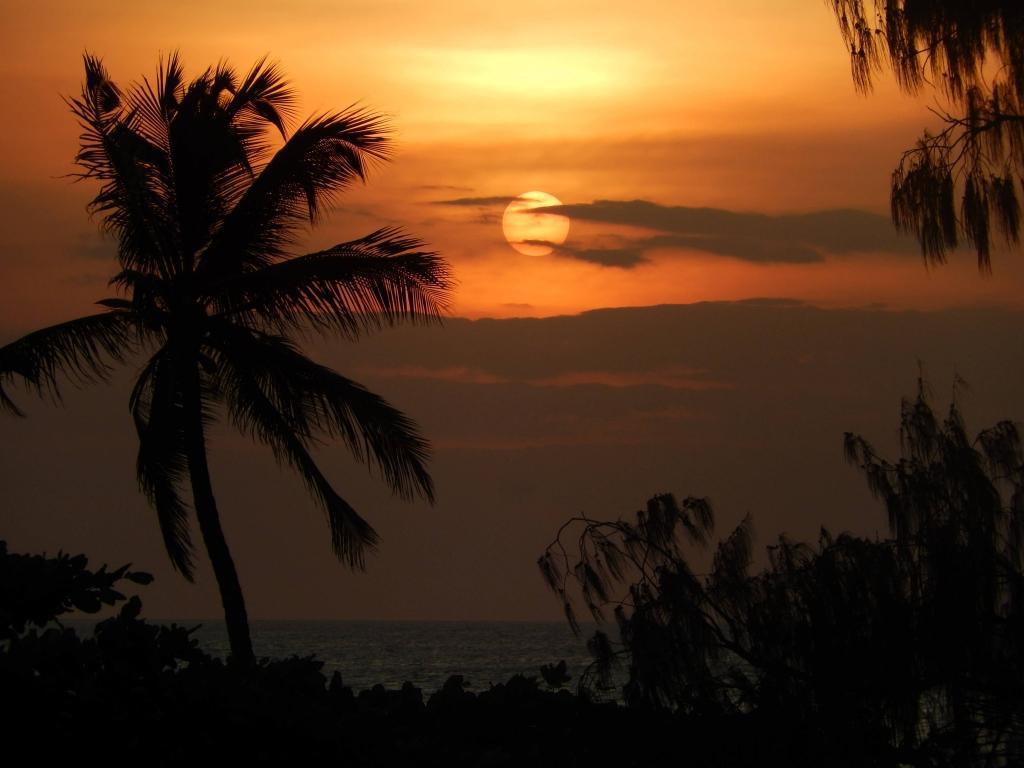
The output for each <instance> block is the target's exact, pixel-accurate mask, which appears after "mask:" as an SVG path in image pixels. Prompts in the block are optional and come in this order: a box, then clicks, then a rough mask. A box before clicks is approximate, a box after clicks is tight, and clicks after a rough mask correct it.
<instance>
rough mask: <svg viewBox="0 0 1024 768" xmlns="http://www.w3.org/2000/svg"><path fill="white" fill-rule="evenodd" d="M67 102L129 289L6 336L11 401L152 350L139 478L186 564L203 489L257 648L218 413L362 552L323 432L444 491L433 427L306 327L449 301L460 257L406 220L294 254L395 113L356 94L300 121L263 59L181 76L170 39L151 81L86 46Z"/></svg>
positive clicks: (141, 383) (366, 323) (0, 387)
mask: <svg viewBox="0 0 1024 768" xmlns="http://www.w3.org/2000/svg"><path fill="white" fill-rule="evenodd" d="M68 104H69V106H70V107H71V110H72V112H73V113H74V115H75V116H76V118H77V119H78V121H79V123H80V125H81V128H82V135H81V139H80V149H79V152H78V154H77V156H76V158H75V160H76V163H77V165H78V166H79V168H80V169H81V171H80V173H78V174H77V175H78V176H79V177H80V178H83V179H95V180H97V181H98V182H99V183H100V185H101V187H100V190H99V193H98V194H97V195H96V197H95V198H94V199H93V200H92V202H91V204H90V211H91V212H92V213H94V214H96V215H98V216H99V217H100V219H101V221H102V226H103V228H104V230H105V231H106V232H108V233H110V234H111V235H113V237H114V238H115V239H116V242H117V258H118V261H119V267H120V271H118V272H117V274H116V275H115V276H114V277H113V279H112V280H111V281H110V285H111V286H113V287H114V288H115V289H116V292H117V294H118V295H117V296H115V297H113V298H105V299H103V300H101V301H99V302H97V304H98V305H100V306H101V307H102V311H100V312H98V313H97V314H92V315H88V316H85V317H81V318H78V319H77V320H72V321H70V322H66V323H62V324H60V325H56V326H53V327H50V328H46V329H43V330H39V331H36V332H34V333H30V334H28V335H27V336H25V337H23V338H21V339H19V340H17V341H14V342H13V343H11V344H8V345H7V346H5V347H3V348H0V407H2V408H5V409H6V410H8V411H11V412H13V413H16V414H20V413H21V412H20V411H19V409H18V407H17V405H16V404H15V403H14V402H13V400H12V399H11V396H10V392H9V390H8V391H5V390H4V385H5V384H7V385H9V384H10V383H11V382H12V381H14V380H16V379H20V380H23V381H24V382H25V383H27V384H28V385H29V386H31V387H32V388H34V389H35V390H37V391H38V392H39V393H40V394H47V393H49V394H51V395H53V396H54V397H56V398H58V399H59V397H60V390H59V388H58V384H59V379H61V378H62V377H68V378H70V379H71V380H72V381H73V382H75V383H78V384H81V383H85V382H90V381H95V380H103V379H105V378H106V377H107V376H108V375H109V373H110V372H111V371H112V369H113V366H114V365H116V364H121V363H125V362H128V361H129V360H132V359H133V358H139V359H141V360H144V362H143V363H142V366H141V369H140V372H139V375H138V379H137V380H136V382H135V385H134V388H133V391H132V393H131V398H130V403H129V406H130V410H131V415H132V418H133V419H134V422H135V428H136V431H137V433H138V438H139V452H138V462H137V467H136V469H137V474H138V479H139V483H140V486H141V488H142V490H143V491H144V493H145V494H146V496H147V497H148V499H149V501H150V503H151V504H152V506H153V507H154V508H155V510H156V514H157V519H158V522H159V525H160V530H161V533H162V534H163V541H164V544H165V546H166V549H167V553H168V555H169V556H170V560H171V563H172V564H173V566H174V568H175V569H176V570H178V571H179V572H180V573H181V574H182V575H184V576H185V577H186V578H188V579H190V580H191V579H192V578H193V572H194V558H195V552H194V546H193V542H192V538H191V535H190V514H189V500H188V491H189V490H190V491H191V507H192V509H193V510H194V512H195V518H196V522H197V523H198V525H199V530H200V533H201V535H202V539H203V543H204V545H205V548H206V551H207V554H208V555H209V558H210V561H211V565H212V566H213V571H214V574H215V576H216V578H217V583H218V586H219V588H220V593H221V599H222V601H223V605H224V613H225V619H226V624H227V627H228V634H229V639H230V642H231V650H232V656H233V657H234V658H235V659H236V660H237V661H240V662H251V660H252V659H253V651H252V645H251V641H250V637H249V628H248V621H247V618H246V611H245V604H244V601H243V598H242V591H241V587H240V584H239V580H238V575H237V572H236V570H235V566H234V564H233V561H232V558H231V554H230V551H229V550H228V547H227V543H226V541H225V539H224V534H223V531H222V529H221V525H220V521H219V516H218V512H217V506H216V502H215V499H214V495H213V490H212V486H211V482H210V475H209V469H208V465H207V458H206V449H205V433H206V430H207V427H208V425H209V423H210V422H211V421H212V420H213V419H214V418H215V417H216V416H217V415H222V416H225V417H226V418H228V419H229V420H230V421H231V422H232V423H233V424H234V425H235V426H236V427H237V428H238V429H240V430H241V431H242V432H243V433H245V434H247V435H249V436H251V437H253V438H255V439H256V440H258V441H260V442H262V443H265V444H267V445H268V446H269V447H270V448H271V449H272V451H273V453H274V455H275V457H276V458H277V460H278V461H279V462H281V463H283V464H288V465H290V466H291V467H292V468H294V469H295V470H296V471H297V472H298V473H299V475H300V476H301V477H302V479H303V480H304V481H305V483H306V485H307V486H308V488H309V490H310V492H311V494H312V495H313V496H314V497H315V498H316V500H317V501H318V502H319V504H320V505H321V506H322V507H323V509H324V511H325V512H326V516H327V521H328V524H329V527H330V532H331V543H332V545H333V549H334V552H335V553H336V554H337V556H338V557H339V559H341V560H342V561H343V562H345V563H347V564H348V565H349V566H351V567H352V568H362V567H363V566H364V556H365V553H366V551H367V550H368V549H372V548H373V547H374V546H375V544H376V543H377V535H376V533H375V532H374V530H373V528H372V527H371V526H370V525H369V523H368V522H367V521H366V520H364V519H363V518H362V517H361V516H360V515H359V514H358V513H357V512H356V511H355V510H354V509H353V508H352V506H351V505H350V504H349V503H348V502H346V501H345V499H344V498H342V496H341V495H339V494H338V493H337V492H336V491H335V490H334V488H332V486H331V484H330V483H329V482H328V480H327V478H326V477H325V476H324V474H323V473H322V472H321V470H320V469H319V468H318V467H317V464H316V463H315V461H314V459H313V457H312V455H311V453H310V449H311V447H312V446H313V444H314V442H315V440H317V439H319V438H320V437H321V436H323V437H326V438H333V439H337V440H340V441H342V442H344V443H345V444H346V445H347V446H348V448H349V449H350V450H351V452H352V453H353V454H354V456H355V457H356V458H357V459H359V460H360V461H362V462H364V463H366V464H368V465H369V466H370V468H371V470H374V471H376V472H377V473H378V474H379V475H380V476H381V477H382V478H383V479H384V480H385V481H386V482H387V484H388V485H389V486H390V487H391V489H392V491H393V492H395V493H397V494H398V495H400V496H402V497H404V498H410V497H413V496H416V495H418V496H421V497H423V498H425V499H427V500H428V501H431V502H432V501H433V485H432V482H431V478H430V475H429V474H428V472H427V469H426V460H427V458H428V452H429V446H428V443H427V442H426V440H425V439H424V438H423V437H422V436H421V435H420V434H419V432H418V429H417V427H416V425H415V424H414V423H413V422H412V421H411V420H410V419H409V418H407V417H406V416H404V415H403V414H402V413H401V412H400V411H398V410H396V409H395V408H394V407H392V406H391V405H389V404H388V403H387V402H385V401H384V400H383V399H382V398H380V397H378V396H377V395H375V394H373V393H372V392H369V391H367V390H366V389H365V388H363V387H362V386H360V385H359V384H358V383H356V382H354V381H352V380H350V379H348V378H345V377H344V376H341V375H340V374H338V373H336V372H335V371H333V370H331V369H329V368H326V367H324V366H322V365H319V364H317V363H315V362H314V361H312V360H311V359H309V358H308V357H306V355H304V354H303V352H302V351H301V350H300V348H299V346H298V345H297V342H296V340H295V339H296V337H301V336H302V335H304V334H307V333H309V332H310V331H316V332H330V333H335V334H338V335H340V336H341V337H343V338H346V339H350V340H354V339H357V338H359V337H360V336H361V335H362V334H363V333H364V332H367V331H372V330H374V329H377V328H380V327H382V326H385V325H390V324H394V323H397V322H403V321H411V322H430V321H437V320H439V319H440V318H441V317H442V315H443V314H444V312H445V310H446V306H447V298H448V296H449V291H450V287H451V279H450V275H449V271H448V268H447V265H446V263H445V262H444V260H443V259H441V258H440V257H439V256H438V255H437V254H436V253H433V252H430V251H427V250H424V246H423V244H422V243H421V242H420V241H418V240H415V239H412V238H410V237H408V236H406V235H405V234H403V233H402V232H401V231H400V230H396V229H382V230H378V231H376V232H373V233H372V234H369V235H367V236H366V237H363V238H361V239H359V240H354V241H351V242H345V243H340V244H338V245H335V246H333V247H330V248H327V249H326V250H322V251H318V252H316V253H308V254H306V255H302V256H295V255H293V248H294V246H295V245H296V243H297V240H298V237H299V235H300V234H301V233H302V231H303V230H304V228H305V227H306V226H308V225H310V224H314V223H316V222H317V221H318V219H319V218H320V214H321V212H322V211H323V210H324V209H325V207H327V206H329V205H330V204H331V203H332V202H333V200H334V198H335V196H336V195H337V193H338V192H339V191H341V190H343V189H344V188H345V187H347V186H348V185H350V184H352V183H353V182H356V181H360V180H364V179H365V173H366V169H367V166H368V164H370V163H372V162H373V161H376V160H383V159H386V158H387V156H388V153H389V149H390V142H389V138H388V135H389V134H388V126H387V123H386V122H385V121H384V120H383V119H382V118H381V117H380V116H379V115H377V114H375V113H372V112H370V111H367V110H365V109H360V108H349V109H347V110H345V111H342V112H337V113H330V114H322V115H318V116H314V117H311V118H309V119H308V120H306V121H305V122H304V123H302V124H301V125H300V126H299V127H298V128H297V129H295V130H294V131H293V132H291V133H289V131H288V127H287V126H288V123H289V120H290V118H291V117H292V114H293V111H294V105H295V95H294V92H293V91H292V89H291V88H290V87H289V85H288V83H287V82H286V81H285V79H284V77H283V75H282V73H281V71H280V69H279V68H278V66H277V65H275V64H271V63H268V62H267V61H266V60H265V59H264V60H261V61H259V62H257V63H256V65H255V66H253V67H252V69H251V70H249V72H248V73H247V74H246V75H245V76H244V77H241V78H239V77H238V75H237V74H236V72H235V71H234V70H233V69H232V68H230V67H229V66H227V65H226V64H218V65H217V66H216V67H214V68H210V69H207V70H206V71H205V72H203V73H202V74H201V75H199V76H198V77H197V78H195V79H194V80H192V81H191V82H187V81H186V80H185V79H184V76H183V69H182V64H181V61H180V59H179V57H178V56H177V55H176V54H175V55H171V56H170V57H168V58H167V59H166V60H162V61H161V62H160V65H159V67H158V69H157V73H156V77H155V79H154V80H153V81H150V80H149V79H143V80H142V82H141V83H138V84H135V85H133V86H132V87H130V88H129V89H127V90H122V89H121V88H119V87H118V86H117V85H116V84H115V83H114V82H113V81H112V80H111V79H110V77H109V76H108V74H107V71H106V69H105V68H104V66H103V64H102V62H101V60H100V59H98V58H96V57H94V56H92V55H88V54H87V55H86V56H85V83H84V84H83V87H82V92H81V96H80V97H78V98H73V99H69V100H68ZM275 132H276V133H279V134H280V136H281V139H280V140H278V141H276V142H275V141H274V134H275ZM282 142H283V143H282ZM275 144H276V145H278V146H277V148H276V151H275Z"/></svg>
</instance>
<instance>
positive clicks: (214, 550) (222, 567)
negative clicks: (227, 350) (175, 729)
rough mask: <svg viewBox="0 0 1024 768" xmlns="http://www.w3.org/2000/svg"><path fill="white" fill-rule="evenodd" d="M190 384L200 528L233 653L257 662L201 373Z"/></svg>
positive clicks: (192, 467) (188, 434) (189, 425)
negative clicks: (217, 480)
mask: <svg viewBox="0 0 1024 768" xmlns="http://www.w3.org/2000/svg"><path fill="white" fill-rule="evenodd" d="M186 378H187V379H188V384H187V385H186V388H187V392H186V393H185V440H186V446H187V450H188V468H189V475H190V477H191V480H192V499H193V503H194V506H195V510H196V518H197V519H198V520H199V530H200V531H201V532H202V535H203V543H204V544H205V545H206V552H207V554H208V555H209V557H210V564H211V565H212V566H213V573H214V575H215V576H216V577H217V586H218V587H219V588H220V599H221V604H222V605H223V606H224V623H225V624H226V625H227V629H228V641H229V642H230V644H231V656H232V658H233V659H234V660H235V661H236V662H240V663H242V664H245V665H251V664H253V663H254V662H255V659H256V657H255V655H254V654H253V650H252V639H251V638H250V636H249V617H248V615H247V614H246V612H245V599H244V598H243V597H242V585H241V584H240V583H239V581H238V572H237V571H236V570H235V561H234V560H233V559H232V558H231V551H230V550H229V549H228V543H227V541H226V540H225V538H224V531H223V530H222V529H221V527H220V516H219V515H218V514H217V501H216V499H214V497H213V485H212V484H211V483H210V468H209V465H208V464H207V462H206V440H205V437H204V434H203V411H202V398H201V396H200V385H199V372H198V371H195V373H194V374H192V375H191V376H188V375H187V376H186Z"/></svg>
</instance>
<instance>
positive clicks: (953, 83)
mask: <svg viewBox="0 0 1024 768" xmlns="http://www.w3.org/2000/svg"><path fill="white" fill-rule="evenodd" d="M831 4H832V9H833V11H834V12H835V16H836V20H837V21H838V23H839V29H840V31H841V33H842V36H843V40H844V41H845V42H846V45H847V47H848V49H849V51H850V59H851V65H852V71H853V80H854V83H855V84H856V86H857V88H858V89H859V90H860V91H862V92H865V93H866V92H868V91H870V90H871V88H872V83H873V79H874V76H875V75H876V73H879V72H881V71H883V70H884V69H885V67H886V65H888V66H890V67H891V69H892V72H893V74H894V75H895V78H896V82H897V83H898V85H899V87H900V88H901V89H902V90H904V91H906V92H907V93H911V94H917V93H920V92H921V91H922V90H924V89H926V88H934V89H936V90H937V91H938V93H940V94H941V95H942V96H943V97H945V99H946V100H947V102H948V104H949V106H948V107H947V108H942V109H936V110H933V111H935V112H936V114H937V115H938V116H939V117H940V118H941V119H942V121H943V128H942V130H940V131H939V132H938V133H936V134H931V133H929V132H925V134H924V135H923V136H922V137H921V138H920V139H919V140H918V142H917V145H916V146H915V147H914V148H913V149H910V150H908V151H906V152H905V153H904V154H903V157H902V159H901V160H900V163H899V165H898V166H897V168H896V170H895V171H894V172H893V175H892V196H891V202H892V217H893V221H894V222H895V223H896V225H897V226H898V227H899V228H900V229H902V230H904V231H907V232H912V233H913V234H914V235H915V236H916V237H917V240H918V242H919V243H920V245H921V251H922V253H923V255H924V257H925V259H926V261H928V262H929V263H942V262H944V261H945V260H946V256H947V254H948V252H949V250H950V249H953V248H956V247H957V246H958V245H960V244H961V243H965V244H967V245H969V246H970V247H972V248H974V250H975V251H976V252H977V256H978V267H979V268H980V269H982V270H984V271H988V270H989V269H990V253H991V244H992V239H993V234H997V235H1002V236H1003V238H1004V239H1005V240H1006V241H1007V243H1017V242H1019V238H1020V227H1021V203H1020V196H1019V194H1018V185H1019V184H1021V183H1022V182H1021V178H1022V177H1024V4H1021V3H1019V2H1006V0H873V2H872V3H870V4H869V3H868V2H866V0H831ZM958 201H959V202H958Z"/></svg>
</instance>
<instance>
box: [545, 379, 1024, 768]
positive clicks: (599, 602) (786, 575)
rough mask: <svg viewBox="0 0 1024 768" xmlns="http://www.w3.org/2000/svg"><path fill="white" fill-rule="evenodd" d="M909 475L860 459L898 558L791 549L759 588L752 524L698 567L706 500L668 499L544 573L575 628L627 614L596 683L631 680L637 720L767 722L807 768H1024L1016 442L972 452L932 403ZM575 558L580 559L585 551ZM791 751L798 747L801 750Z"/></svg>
mask: <svg viewBox="0 0 1024 768" xmlns="http://www.w3.org/2000/svg"><path fill="white" fill-rule="evenodd" d="M901 427H902V429H901V435H902V454H903V455H902V457H901V458H900V459H899V460H898V461H896V462H889V461H887V460H885V459H883V458H881V457H879V456H878V455H877V454H876V452H875V451H874V449H873V448H872V447H871V445H870V444H869V443H868V442H867V441H866V440H864V439H863V438H861V437H857V436H854V435H847V436H846V440H845V446H846V451H847V457H848V459H849V460H850V461H851V462H852V463H854V464H855V465H857V466H858V467H859V468H860V469H861V470H862V471H863V472H864V474H865V476H866V478H867V480H868V483H869V487H870V488H871V490H872V491H873V492H874V493H875V494H876V495H877V496H878V497H879V498H880V499H882V500H883V501H884V503H885V507H886V510H887V514H888V518H889V526H890V532H891V538H890V539H888V540H881V541H880V540H865V539H860V538H856V537H854V536H851V535H849V534H843V535H839V536H833V535H831V534H829V533H828V532H827V531H825V530H822V532H821V536H820V539H819V542H818V544H817V546H809V545H806V544H801V543H797V542H793V541H790V540H788V539H786V538H785V537H781V538H780V539H779V541H778V543H777V544H776V545H775V546H773V547H770V548H769V552H768V554H769V563H768V566H767V568H765V569H764V570H763V571H761V572H760V573H751V561H752V549H751V524H750V518H749V517H748V518H746V519H744V521H743V522H742V523H741V524H740V525H739V526H738V527H737V528H736V529H735V530H734V531H733V532H732V534H731V535H729V536H728V537H727V538H726V539H725V540H724V541H722V542H721V543H720V544H719V545H718V547H717V548H716V550H715V552H714V555H713V558H712V560H711V563H710V566H711V567H710V569H709V571H708V573H707V574H704V575H702V574H699V573H698V572H697V569H696V567H695V566H694V564H693V563H694V555H695V554H696V552H697V551H699V549H700V548H703V547H705V546H706V545H707V544H708V542H709V538H710V535H711V533H712V530H713V516H712V514H711V508H710V506H709V505H708V503H707V501H706V500H704V499H695V498H690V499H686V500H685V501H683V502H682V503H679V502H677V501H676V500H675V498H674V497H672V496H671V495H667V494H665V495H659V496H656V497H654V498H653V499H651V500H650V501H649V502H648V504H647V506H646V508H645V509H644V510H642V511H640V512H638V513H637V514H636V516H635V520H617V521H597V520H592V519H589V518H586V517H578V518H574V519H573V520H570V521H569V522H568V523H566V524H565V526H563V528H562V529H561V530H560V531H559V533H558V535H557V536H556V538H555V540H554V541H553V542H552V544H551V545H550V546H549V547H548V549H547V551H546V552H545V553H544V555H543V556H542V557H541V558H540V566H541V571H542V573H543V575H544V577H545V579H546V581H547V582H548V584H549V585H550V586H551V587H552V588H553V589H554V590H555V591H556V593H557V594H558V595H559V598H560V599H561V600H562V601H563V603H564V604H565V606H566V612H567V615H568V616H569V619H570V623H572V625H573V626H574V627H575V628H576V629H577V631H578V628H579V625H578V624H577V623H576V621H575V616H574V612H573V607H572V606H573V602H574V595H576V594H579V595H580V596H581V597H582V598H583V601H584V603H585V605H586V606H587V608H588V609H589V610H590V611H591V612H592V613H593V615H594V617H595V618H596V619H598V620H602V619H604V618H605V611H606V610H607V609H608V608H612V609H613V611H614V616H615V619H616V622H617V625H618V633H619V640H618V641H614V640H612V638H611V637H609V635H608V634H607V633H605V632H603V631H599V632H598V633H596V634H595V635H594V637H593V638H592V639H591V641H590V643H589V647H590V649H591V652H592V654H593V655H594V664H593V665H592V666H591V668H590V670H588V673H587V675H586V677H585V680H584V682H586V681H587V680H589V681H591V684H596V685H597V686H600V685H606V686H607V685H611V684H612V683H613V681H614V678H613V674H612V673H613V671H614V668H615V665H616V663H617V662H618V661H619V660H622V659H625V660H626V662H627V663H628V680H626V682H625V686H624V689H623V695H624V698H625V699H626V701H627V702H628V703H630V704H633V705H638V706H644V707H670V708H674V709H678V710H681V711H683V712H686V713H689V714H692V715H696V716H700V717H713V718H720V717H722V716H727V717H745V716H749V717H751V718H754V722H761V723H765V724H767V727H768V729H769V730H771V731H775V732H776V735H775V736H773V737H772V738H773V740H774V741H773V743H774V744H776V745H778V744H779V743H784V744H785V745H786V749H787V750H788V751H790V752H792V750H794V749H795V750H799V751H800V753H801V754H802V757H801V758H799V759H798V758H797V757H795V756H793V755H790V757H788V758H787V761H788V762H789V763H790V764H810V765H823V764H827V765H869V764H870V765H899V764H910V765H965V766H968V765H978V766H981V765H1010V764H1016V763H1014V760H1019V759H1021V758H1022V757H1024V706H1022V702H1024V563H1022V549H1024V463H1022V457H1021V444H1020V437H1019V434H1018V432H1017V430H1016V428H1015V427H1014V425H1013V424H1011V423H1009V422H1001V423H999V424H997V425H996V426H994V427H992V428H990V429H987V430H984V431H982V432H981V433H979V434H978V436H977V437H976V438H974V439H971V438H970V437H969V436H968V434H967V431H966V429H965V427H964V423H963V420H962V417H961V415H960V412H959V410H958V408H957V406H956V403H955V402H954V404H953V406H951V408H950V411H949V414H948V416H947V417H946V419H945V420H940V419H938V418H937V417H936V416H935V414H934V412H933V411H932V409H931V407H930V405H929V404H928V401H927V398H926V396H925V392H924V386H923V384H922V385H921V386H920V387H919V391H918V395H917V397H916V398H915V399H913V400H909V401H905V402H904V403H903V408H902V420H901ZM567 542H574V544H571V545H570V544H568V543H567ZM787 734H789V735H788V736H787Z"/></svg>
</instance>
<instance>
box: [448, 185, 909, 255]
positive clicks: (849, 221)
mask: <svg viewBox="0 0 1024 768" xmlns="http://www.w3.org/2000/svg"><path fill="white" fill-rule="evenodd" d="M513 199H514V197H513V196H503V197H459V198H453V199H449V200H435V201H433V203H432V204H433V205H449V206H456V207H467V208H495V207H498V206H504V205H506V204H507V203H508V202H509V201H511V200H513ZM524 213H527V214H529V213H531V212H530V211H525V212H524ZM534 213H537V214H538V215H550V214H553V213H561V214H564V215H566V216H568V217H569V218H570V219H574V220H577V221H591V222H595V223H602V224H614V225H619V226H629V227H637V228H641V229H647V230H654V231H655V232H656V233H657V234H653V235H646V236H642V235H641V236H635V237H624V236H619V237H618V238H617V240H618V242H617V243H616V244H615V245H614V246H611V247H604V246H594V245H590V244H576V243H569V244H565V245H561V246H557V247H556V248H555V251H556V254H557V255H559V256H563V257H565V258H570V259H577V260H579V261H585V262H588V263H591V264H597V265H600V266H603V267H614V268H619V269H632V268H634V267H637V266H640V265H642V264H645V263H648V262H650V261H651V257H650V252H651V251H654V250H658V249H685V250H694V251H701V252H703V253H708V254H712V255H716V256H725V257H729V258H734V259H741V260H742V261H748V262H752V263H756V264H813V263H817V262H822V261H824V260H825V257H826V256H827V255H830V254H831V255H838V256H843V255H848V254H854V253H862V252H886V253H901V254H903V253H905V254H916V253H917V246H916V244H915V242H914V241H913V239H912V238H909V237H905V236H903V235H901V234H900V233H899V232H897V231H896V229H895V228H894V227H893V225H892V222H891V221H890V220H889V219H888V218H886V217H885V216H881V215H879V214H876V213H870V212H868V211H860V210H855V209H848V208H842V209H831V210H823V211H812V212H810V213H787V214H766V213H757V212H752V211H730V210H726V209H722V208H699V207H689V206H681V205H675V206H670V205H661V204H659V203H654V202H651V201H650V200H595V201H593V202H591V203H574V204H566V205H558V206H546V207H545V208H544V209H543V211H541V210H539V209H538V210H537V211H534ZM495 215H496V214H495ZM544 244H545V245H551V244H550V243H544Z"/></svg>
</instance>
